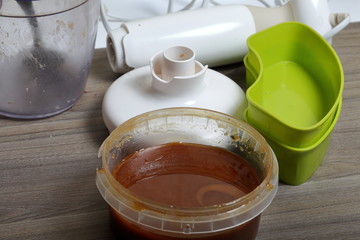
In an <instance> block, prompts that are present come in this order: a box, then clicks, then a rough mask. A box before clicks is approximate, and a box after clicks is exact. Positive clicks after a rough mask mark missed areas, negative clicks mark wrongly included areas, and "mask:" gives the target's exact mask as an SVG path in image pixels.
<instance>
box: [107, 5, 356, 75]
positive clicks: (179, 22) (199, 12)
mask: <svg viewBox="0 0 360 240" xmlns="http://www.w3.org/2000/svg"><path fill="white" fill-rule="evenodd" d="M334 16H335V15H334V14H331V13H330V9H329V6H328V2H327V0H290V1H289V3H287V4H286V5H284V6H282V7H275V8H264V7H254V6H246V5H222V6H216V7H210V8H200V9H195V10H190V11H183V12H177V13H172V14H168V15H164V16H157V17H153V18H147V19H140V20H136V21H130V22H126V23H123V24H121V26H120V27H119V28H118V29H115V30H113V31H112V32H110V33H109V34H108V37H107V54H108V59H109V63H110V66H111V68H112V70H113V71H114V72H119V73H124V72H127V71H129V70H130V69H134V68H137V67H141V66H145V65H147V64H148V59H149V58H150V57H151V56H152V55H153V54H155V53H157V52H159V51H161V50H163V49H166V48H168V47H170V46H187V47H189V48H191V49H193V50H194V51H195V52H196V54H197V59H198V60H199V61H200V62H202V63H203V64H207V65H208V66H209V67H213V66H220V65H225V64H229V63H234V62H240V61H242V59H243V57H244V56H245V55H246V53H247V45H246V40H247V38H248V37H249V36H250V35H252V34H253V33H255V32H258V31H260V30H263V29H265V28H268V27H270V26H273V25H276V24H278V23H281V22H286V21H298V22H302V23H304V24H307V25H309V26H311V27H313V28H314V29H315V30H316V31H318V32H319V33H320V34H322V35H323V36H324V37H326V39H329V40H331V37H332V36H333V35H334V34H336V33H337V32H338V31H340V30H341V29H342V28H344V27H345V26H346V25H347V24H348V23H349V21H350V18H349V16H348V15H346V14H345V15H336V17H334ZM339 22H340V23H339Z"/></svg>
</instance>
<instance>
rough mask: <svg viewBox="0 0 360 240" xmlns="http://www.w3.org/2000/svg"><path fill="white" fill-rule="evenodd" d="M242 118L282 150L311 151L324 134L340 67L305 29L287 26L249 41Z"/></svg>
mask: <svg viewBox="0 0 360 240" xmlns="http://www.w3.org/2000/svg"><path fill="white" fill-rule="evenodd" d="M247 43H248V47H249V53H248V55H247V56H246V57H245V60H244V62H245V67H246V69H247V71H246V73H247V83H248V84H250V85H251V84H252V85H251V86H250V87H249V88H248V90H247V93H246V96H247V99H248V112H247V118H248V121H249V123H250V124H251V125H253V126H254V127H256V128H257V129H258V130H259V131H261V132H262V133H264V134H266V135H267V136H270V137H271V138H272V139H274V140H275V141H276V142H279V143H281V144H285V145H287V146H291V147H296V148H299V147H300V148H303V147H310V146H313V145H314V144H315V143H317V142H318V141H319V139H320V138H322V137H323V135H324V134H325V133H326V132H327V130H328V129H329V127H330V125H331V124H332V122H333V119H334V117H335V114H336V112H337V109H338V105H339V102H340V100H341V95H342V91H343V86H344V74H343V69H342V66H341V62H340V60H339V58H338V56H337V54H336V52H335V51H334V50H333V48H332V47H331V45H330V44H328V42H327V41H326V40H325V39H324V38H322V37H321V36H320V35H319V34H318V33H317V32H316V31H314V30H313V29H311V28H310V27H308V26H306V25H304V24H302V23H298V22H286V23H281V24H278V25H276V26H274V27H271V28H268V29H266V30H264V31H261V32H258V33H256V34H254V35H252V36H250V37H249V38H248V41H247Z"/></svg>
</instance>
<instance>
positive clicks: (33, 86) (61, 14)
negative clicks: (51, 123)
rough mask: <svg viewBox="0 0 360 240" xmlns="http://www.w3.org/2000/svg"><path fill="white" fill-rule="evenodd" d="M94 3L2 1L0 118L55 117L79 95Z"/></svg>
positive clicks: (96, 6)
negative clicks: (0, 116) (2, 116)
mask: <svg viewBox="0 0 360 240" xmlns="http://www.w3.org/2000/svg"><path fill="white" fill-rule="evenodd" d="M99 7H100V5H99V0H71V1H70V0H47V1H2V4H0V36H2V37H1V41H0V72H1V74H0V115H4V116H8V117H13V118H23V119H27V118H28V119H33V118H43V117H48V116H52V115H55V114H58V113H60V112H63V111H65V110H66V109H68V108H70V107H71V106H73V105H74V104H75V103H76V102H77V101H78V99H79V98H80V97H81V95H82V94H83V91H84V88H85V85H86V81H87V78H88V73H89V69H90V65H91V61H92V55H93V50H94V44H95V38H96V33H97V23H98V17H99Z"/></svg>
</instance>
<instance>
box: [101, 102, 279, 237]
mask: <svg viewBox="0 0 360 240" xmlns="http://www.w3.org/2000/svg"><path fill="white" fill-rule="evenodd" d="M99 155H100V156H102V161H103V162H102V164H103V165H102V169H99V170H98V171H97V178H96V184H97V187H98V189H99V191H100V193H101V195H102V196H103V198H104V200H105V201H106V202H107V203H108V204H109V207H110V216H111V219H112V221H111V223H112V226H113V228H114V231H115V233H117V234H118V236H119V238H121V239H124V237H125V238H127V239H160V240H161V239H164V240H171V239H255V237H256V235H257V231H258V228H259V223H260V216H261V214H262V212H263V211H264V210H265V209H266V208H267V207H268V206H269V204H270V203H271V202H272V200H273V198H274V196H275V194H276V191H277V187H278V165H277V160H276V157H275V155H274V153H273V151H272V149H271V148H270V146H269V145H268V144H267V142H266V141H265V139H264V138H263V137H262V136H261V135H260V134H259V133H258V132H257V131H256V130H255V129H254V128H252V127H251V126H249V125H248V124H246V123H245V122H242V121H240V120H238V119H236V118H233V117H231V116H228V115H226V114H223V113H219V112H214V111H211V110H205V109H197V108H169V109H161V110H155V111H152V112H148V113H144V114H141V115H138V116H136V117H134V118H132V119H130V120H128V121H126V122H125V123H123V124H121V125H120V126H119V127H117V128H116V129H115V130H114V131H113V132H112V133H111V134H110V136H109V137H108V138H107V139H106V140H105V141H104V143H103V145H102V147H101V149H100V152H99Z"/></svg>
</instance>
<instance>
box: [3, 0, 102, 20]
mask: <svg viewBox="0 0 360 240" xmlns="http://www.w3.org/2000/svg"><path fill="white" fill-rule="evenodd" d="M22 1H26V0H22ZM29 1H31V2H32V5H33V8H34V14H32V15H29V14H27V13H25V12H24V11H23V10H22V9H21V8H20V6H19V4H18V3H17V1H14V0H5V1H2V4H0V18H1V17H10V18H29V17H46V16H51V15H56V14H60V13H63V12H66V11H70V10H72V9H75V8H78V7H80V6H81V5H83V4H85V3H87V2H89V1H92V0H65V1H64V0H63V1H59V0H46V1H38V0H29ZM96 1H98V0H96ZM0 3H1V1H0ZM61 3H62V4H61Z"/></svg>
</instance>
